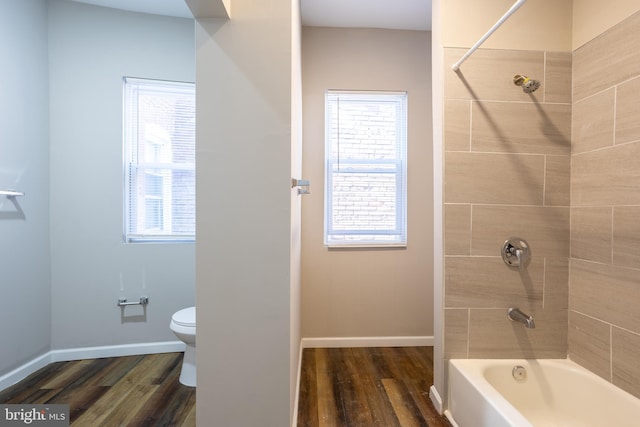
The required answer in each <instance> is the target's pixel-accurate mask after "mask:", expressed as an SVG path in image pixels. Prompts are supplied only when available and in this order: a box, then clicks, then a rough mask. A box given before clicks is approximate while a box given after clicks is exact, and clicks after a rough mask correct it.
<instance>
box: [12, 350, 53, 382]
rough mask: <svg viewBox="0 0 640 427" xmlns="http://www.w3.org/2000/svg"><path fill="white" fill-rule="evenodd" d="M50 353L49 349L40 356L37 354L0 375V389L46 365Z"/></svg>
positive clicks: (49, 361) (49, 359)
mask: <svg viewBox="0 0 640 427" xmlns="http://www.w3.org/2000/svg"><path fill="white" fill-rule="evenodd" d="M50 354H51V352H50V351H49V352H47V353H45V354H43V355H42V356H38V357H36V358H35V359H33V360H30V361H29V362H27V363H25V364H24V365H22V366H18V367H17V368H16V369H14V370H13V371H10V372H7V373H6V374H4V375H2V376H0V391H2V390H4V389H6V388H8V387H11V386H12V385H14V384H15V383H17V382H18V381H21V380H23V379H25V378H27V377H28V376H29V375H31V374H33V373H34V372H36V371H38V370H39V369H42V368H44V367H45V366H47V365H48V364H49V363H51V355H50Z"/></svg>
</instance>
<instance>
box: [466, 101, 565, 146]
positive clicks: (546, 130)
mask: <svg viewBox="0 0 640 427" xmlns="http://www.w3.org/2000/svg"><path fill="white" fill-rule="evenodd" d="M471 114H472V120H471V151H490V152H502V153H536V154H569V153H570V149H571V105H569V104H537V103H510V102H486V101H482V102H474V103H473V105H472V108H471Z"/></svg>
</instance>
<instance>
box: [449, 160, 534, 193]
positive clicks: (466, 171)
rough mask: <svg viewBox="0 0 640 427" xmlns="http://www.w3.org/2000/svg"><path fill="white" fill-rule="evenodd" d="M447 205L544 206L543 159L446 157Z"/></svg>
mask: <svg viewBox="0 0 640 427" xmlns="http://www.w3.org/2000/svg"><path fill="white" fill-rule="evenodd" d="M444 170H445V176H444V182H445V187H444V188H445V190H444V198H445V202H446V203H485V204H518V205H542V200H543V189H544V156H538V155H518V154H485V153H459V152H458V153H445V167H444Z"/></svg>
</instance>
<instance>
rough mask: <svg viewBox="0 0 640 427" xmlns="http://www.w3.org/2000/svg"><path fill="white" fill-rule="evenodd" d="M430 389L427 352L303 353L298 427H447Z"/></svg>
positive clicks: (361, 350) (405, 349)
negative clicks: (430, 393) (437, 409)
mask: <svg viewBox="0 0 640 427" xmlns="http://www.w3.org/2000/svg"><path fill="white" fill-rule="evenodd" d="M432 383H433V348H432V347H393V348H335V349H326V348H322V349H321V348H318V349H312V348H309V349H304V351H303V353H302V368H301V378H300V396H299V405H298V426H299V427H325V426H331V427H343V426H348V427H374V426H380V427H396V426H400V427H413V426H428V427H450V426H451V424H450V423H449V422H448V421H447V420H446V418H444V417H442V416H440V415H439V414H438V413H437V412H436V410H435V408H434V407H433V404H432V403H431V399H430V398H429V387H430V386H431V384H432Z"/></svg>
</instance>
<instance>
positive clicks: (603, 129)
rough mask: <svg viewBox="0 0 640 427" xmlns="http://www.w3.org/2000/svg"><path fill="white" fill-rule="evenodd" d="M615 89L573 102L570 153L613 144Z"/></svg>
mask: <svg viewBox="0 0 640 427" xmlns="http://www.w3.org/2000/svg"><path fill="white" fill-rule="evenodd" d="M614 103H615V89H613V88H611V89H609V90H606V91H604V92H602V93H599V94H597V95H593V96H591V97H589V98H586V99H584V100H582V101H579V102H576V103H575V104H573V121H572V138H573V139H572V141H571V152H572V153H584V152H586V151H592V150H596V149H598V148H603V147H610V146H612V145H613V119H614Z"/></svg>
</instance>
